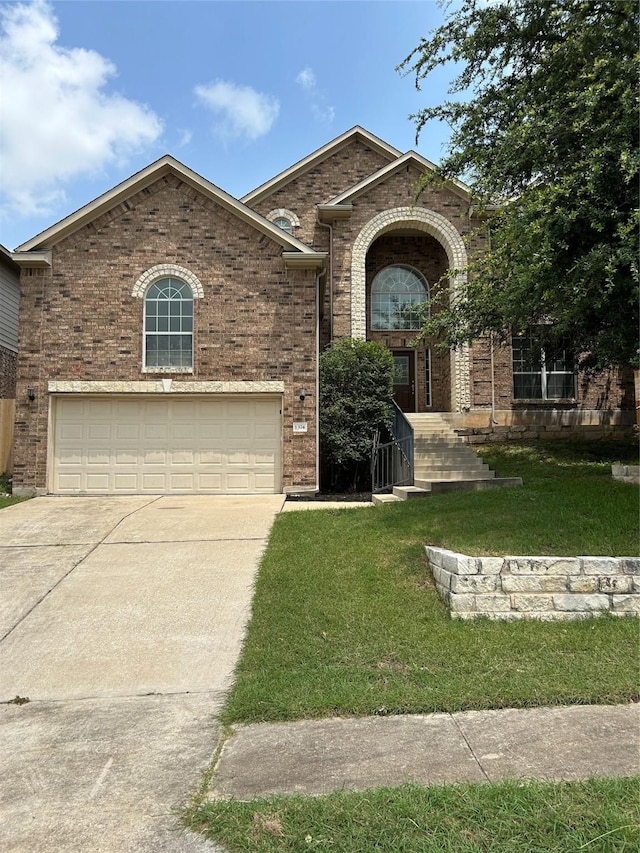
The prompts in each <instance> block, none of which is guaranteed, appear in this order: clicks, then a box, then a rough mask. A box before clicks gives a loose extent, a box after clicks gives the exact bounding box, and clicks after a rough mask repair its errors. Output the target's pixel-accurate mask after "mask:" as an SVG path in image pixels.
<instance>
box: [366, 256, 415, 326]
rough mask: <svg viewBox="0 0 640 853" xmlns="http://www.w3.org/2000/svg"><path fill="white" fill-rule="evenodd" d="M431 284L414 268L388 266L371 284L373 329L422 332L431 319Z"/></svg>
mask: <svg viewBox="0 0 640 853" xmlns="http://www.w3.org/2000/svg"><path fill="white" fill-rule="evenodd" d="M428 302H429V285H428V284H427V280H426V278H425V277H424V276H423V275H422V274H421V273H419V272H418V271H417V270H415V269H413V267H408V266H405V265H403V264H394V265H393V266H389V267H385V268H384V269H383V270H380V272H379V273H378V274H377V275H376V277H375V278H374V279H373V282H372V284H371V328H372V329H374V330H388V329H394V330H395V329H420V328H421V327H422V324H423V322H424V320H425V318H426V317H427V316H428Z"/></svg>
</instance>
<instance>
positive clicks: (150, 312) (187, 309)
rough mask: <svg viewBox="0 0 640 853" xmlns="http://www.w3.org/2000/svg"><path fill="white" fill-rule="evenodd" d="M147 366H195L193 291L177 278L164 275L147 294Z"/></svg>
mask: <svg viewBox="0 0 640 853" xmlns="http://www.w3.org/2000/svg"><path fill="white" fill-rule="evenodd" d="M144 366H145V368H147V369H149V368H158V369H159V370H167V369H168V370H184V371H185V372H187V371H191V370H192V369H193V292H192V290H191V288H190V287H189V285H188V284H186V283H185V282H184V281H180V279H177V278H161V279H159V280H158V281H156V282H154V283H153V284H152V285H150V286H149V288H148V289H147V291H146V293H145V297H144Z"/></svg>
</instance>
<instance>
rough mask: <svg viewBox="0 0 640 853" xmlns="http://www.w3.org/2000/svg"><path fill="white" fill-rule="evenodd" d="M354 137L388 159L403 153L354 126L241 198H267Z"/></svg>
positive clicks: (248, 201)
mask: <svg viewBox="0 0 640 853" xmlns="http://www.w3.org/2000/svg"><path fill="white" fill-rule="evenodd" d="M354 139H359V140H360V141H361V142H363V143H364V144H365V145H368V146H369V147H370V148H372V149H373V150H374V151H377V152H378V153H379V154H381V155H382V156H383V157H386V158H387V159H388V160H395V159H396V158H397V157H399V156H400V154H401V153H402V152H401V151H399V150H398V149H397V148H394V147H393V146H392V145H389V144H388V143H387V142H385V141H384V140H383V139H380V138H379V137H378V136H375V135H374V134H373V133H369V131H368V130H365V129H364V128H363V127H360V126H359V125H356V126H355V127H352V128H351V130H348V131H347V132H346V133H343V134H342V135H341V136H338V137H336V138H335V139H333V140H332V141H331V142H328V143H327V144H326V145H323V146H322V148H318V149H317V150H316V151H314V152H313V153H311V154H309V155H308V156H307V157H304V158H303V159H302V160H298V162H297V163H294V164H293V166H290V167H289V168H288V169H285V170H284V172H280V173H279V174H278V175H276V176H275V177H273V178H271V179H270V180H268V181H266V182H265V183H264V184H260V186H259V187H256V189H254V190H252V191H251V192H250V193H247V195H244V196H242V198H241V199H240V200H241V201H242V202H243V204H249V205H252V204H257V203H258V202H259V201H261V200H262V199H263V198H266V197H267V196H269V195H271V193H273V192H275V191H276V190H278V189H280V188H281V187H283V186H285V185H286V184H288V183H289V182H290V181H292V180H293V179H294V178H297V177H299V176H300V175H302V174H304V173H305V172H307V171H308V170H309V169H312V168H313V167H314V166H316V165H318V163H321V162H322V161H323V160H326V159H327V158H328V157H330V156H331V155H332V154H335V153H336V152H337V151H340V150H341V149H342V148H344V147H345V146H347V145H349V143H351V142H353V140H354Z"/></svg>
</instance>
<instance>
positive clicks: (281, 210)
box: [266, 207, 300, 234]
mask: <svg viewBox="0 0 640 853" xmlns="http://www.w3.org/2000/svg"><path fill="white" fill-rule="evenodd" d="M266 218H267V219H268V220H269V222H273V224H274V225H277V226H278V228H282V230H283V231H286V232H287V234H293V229H294V228H299V227H300V220H299V219H298V217H297V216H296V215H295V213H294V212H293V211H292V210H288V209H287V208H286V207H276V208H274V209H273V210H270V211H269V213H267V216H266Z"/></svg>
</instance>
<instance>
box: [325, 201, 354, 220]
mask: <svg viewBox="0 0 640 853" xmlns="http://www.w3.org/2000/svg"><path fill="white" fill-rule="evenodd" d="M316 210H317V211H318V219H319V220H320V222H336V221H337V220H338V219H350V218H351V213H352V211H353V205H352V204H319V205H317V207H316Z"/></svg>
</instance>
